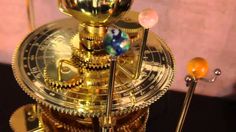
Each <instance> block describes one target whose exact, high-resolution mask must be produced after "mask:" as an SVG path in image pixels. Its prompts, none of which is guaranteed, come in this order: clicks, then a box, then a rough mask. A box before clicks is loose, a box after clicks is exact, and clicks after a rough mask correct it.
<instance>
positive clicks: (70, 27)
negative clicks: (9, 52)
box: [10, 0, 175, 131]
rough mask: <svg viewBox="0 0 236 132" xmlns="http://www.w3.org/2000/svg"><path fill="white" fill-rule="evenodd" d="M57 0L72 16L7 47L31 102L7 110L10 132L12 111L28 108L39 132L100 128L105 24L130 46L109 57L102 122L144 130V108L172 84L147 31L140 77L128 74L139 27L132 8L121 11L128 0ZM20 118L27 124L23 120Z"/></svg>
mask: <svg viewBox="0 0 236 132" xmlns="http://www.w3.org/2000/svg"><path fill="white" fill-rule="evenodd" d="M58 3H59V9H60V10H61V11H63V12H64V13H66V14H69V15H71V16H73V17H74V18H76V19H77V20H74V19H72V18H69V19H63V20H59V21H56V22H54V23H51V24H47V25H45V26H42V27H40V28H38V29H37V30H35V31H33V32H32V33H31V34H29V35H28V36H27V37H26V39H25V40H24V41H23V42H22V43H21V45H19V47H18V49H17V50H16V52H15V56H14V59H13V71H14V75H15V77H16V79H17V81H18V83H19V84H20V86H21V87H22V89H23V90H24V91H25V92H26V93H27V94H29V95H30V96H31V97H32V98H33V99H35V100H36V101H37V102H38V104H37V105H27V106H23V107H22V108H20V109H18V110H17V111H16V112H15V113H14V114H13V116H12V118H11V120H10V123H11V127H12V128H13V130H17V129H18V128H17V125H16V122H17V121H16V120H15V119H16V118H17V116H16V115H19V114H16V113H18V112H20V113H27V112H29V111H32V110H33V111H35V112H34V113H35V117H36V118H35V120H34V121H36V122H38V129H39V128H40V130H41V129H42V130H44V131H46V130H51V131H80V130H81V131H96V130H97V129H98V128H99V127H104V126H106V125H107V124H106V123H104V121H102V120H103V119H104V114H105V109H106V105H107V104H106V100H107V89H108V79H109V69H110V56H109V55H107V54H106V53H105V52H104V49H103V46H102V44H103V37H104V36H105V34H106V30H107V27H108V26H111V27H116V28H119V29H121V30H123V31H125V32H127V33H128V34H129V35H130V38H131V39H132V41H131V42H132V43H131V50H130V51H129V52H127V53H126V54H124V55H122V56H120V57H118V60H117V61H118V64H117V71H116V74H115V76H116V80H115V89H114V92H113V100H112V112H111V113H112V114H111V122H112V123H108V124H109V125H112V127H113V128H114V130H115V131H132V130H133V131H135V130H140V131H145V126H146V125H145V124H146V121H147V118H148V107H147V106H149V105H150V104H151V103H153V102H154V101H156V100H157V99H159V98H160V97H161V96H162V95H164V93H165V92H166V91H167V89H168V88H169V87H170V85H171V83H172V81H173V77H174V67H175V66H174V61H173V57H172V54H171V51H170V49H169V48H168V47H167V45H166V44H165V42H164V41H162V40H161V39H160V38H159V37H158V36H156V35H155V34H153V33H150V35H149V38H148V46H147V47H146V50H145V53H144V58H143V59H142V61H143V63H142V68H141V70H140V71H141V73H140V76H139V77H138V78H134V76H133V75H136V74H135V72H136V71H137V70H136V67H137V65H136V64H137V61H138V60H139V57H140V56H139V53H140V52H139V51H140V47H141V46H140V44H141V41H142V34H143V28H142V27H141V26H140V25H139V24H138V22H137V13H134V12H127V11H128V9H129V8H130V6H131V4H132V0H119V1H118V0H109V1H104V0H58ZM126 12H127V15H126V16H125V17H123V18H122V19H121V16H123V15H124V13H126ZM78 23H79V24H78ZM33 108H36V109H37V110H34V109H33ZM23 115H24V114H23ZM26 115H27V114H26ZM128 119H130V120H128ZM21 121H24V122H26V124H29V123H30V121H28V120H27V119H26V118H21ZM31 123H32V122H31ZM34 129H36V128H34ZM24 130H26V131H29V130H33V129H32V128H27V127H26V128H25V129H24Z"/></svg>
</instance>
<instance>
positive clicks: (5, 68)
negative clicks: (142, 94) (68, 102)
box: [0, 64, 236, 132]
mask: <svg viewBox="0 0 236 132" xmlns="http://www.w3.org/2000/svg"><path fill="white" fill-rule="evenodd" d="M0 82H1V85H0V87H1V93H0V131H1V132H10V131H11V129H10V126H9V124H8V121H9V118H10V116H11V114H12V113H13V112H14V111H15V110H16V109H17V108H19V107H20V106H22V105H24V104H28V103H33V102H34V101H33V100H32V99H31V98H30V97H29V96H27V95H26V94H25V93H24V92H23V91H22V90H21V88H19V86H18V84H17V82H16V81H15V78H14V76H13V73H12V69H11V66H10V65H5V64H0ZM183 83H184V82H183ZM184 95H185V94H184V93H179V92H174V91H168V92H167V93H166V94H165V95H164V96H163V97H162V98H161V99H160V100H158V101H157V102H156V103H154V104H153V105H152V106H151V109H150V117H149V120H148V124H147V131H148V132H174V131H175V128H176V125H177V120H178V117H179V113H180V110H181V106H182V102H183V100H184ZM183 131H184V132H236V102H235V101H231V100H228V99H223V98H213V97H205V96H199V95H194V96H193V99H192V104H191V106H190V109H189V113H188V115H187V118H186V122H185V125H184V129H183Z"/></svg>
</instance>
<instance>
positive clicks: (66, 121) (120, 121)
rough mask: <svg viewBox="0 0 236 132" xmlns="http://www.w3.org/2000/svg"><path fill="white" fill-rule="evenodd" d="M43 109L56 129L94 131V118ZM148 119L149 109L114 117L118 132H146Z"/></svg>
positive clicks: (44, 116)
mask: <svg viewBox="0 0 236 132" xmlns="http://www.w3.org/2000/svg"><path fill="white" fill-rule="evenodd" d="M41 108H42V109H41V112H42V116H43V119H44V118H46V120H47V121H49V122H50V124H54V126H55V127H56V128H60V129H64V130H65V131H68V132H77V131H79V132H92V131H93V129H94V123H93V118H84V117H79V116H71V115H67V114H63V113H60V112H57V111H54V110H51V109H48V108H46V107H41ZM148 117H149V108H143V109H141V110H139V111H135V112H133V113H129V114H125V115H123V116H118V117H114V119H116V122H117V124H116V126H115V127H114V129H115V130H116V131H118V132H123V131H131V130H136V131H138V132H144V131H145V129H146V124H147V120H148ZM100 119H102V118H100ZM55 127H54V128H55Z"/></svg>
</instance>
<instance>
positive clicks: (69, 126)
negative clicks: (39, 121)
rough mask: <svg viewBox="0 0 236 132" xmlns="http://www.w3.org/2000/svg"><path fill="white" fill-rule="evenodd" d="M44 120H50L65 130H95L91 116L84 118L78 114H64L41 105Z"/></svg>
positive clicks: (84, 131) (70, 131)
mask: <svg viewBox="0 0 236 132" xmlns="http://www.w3.org/2000/svg"><path fill="white" fill-rule="evenodd" d="M41 108H42V109H41V110H42V117H43V121H45V120H46V121H47V122H49V123H48V124H54V125H52V126H57V128H60V129H62V130H64V131H68V132H77V131H79V132H90V131H92V130H93V125H92V121H91V120H90V119H91V118H87V119H85V118H83V117H78V116H71V115H67V114H62V113H59V112H57V111H53V110H50V109H47V108H45V107H41Z"/></svg>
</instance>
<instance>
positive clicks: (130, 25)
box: [113, 18, 143, 43]
mask: <svg viewBox="0 0 236 132" xmlns="http://www.w3.org/2000/svg"><path fill="white" fill-rule="evenodd" d="M113 26H114V27H115V28H119V29H121V30H122V31H123V32H126V33H127V34H128V35H129V37H130V41H131V42H132V43H133V42H136V41H138V40H141V38H142V33H143V27H142V26H141V25H140V24H139V23H137V22H134V21H132V20H131V19H128V18H124V19H123V20H120V21H118V22H117V23H115V24H114V25H113Z"/></svg>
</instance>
